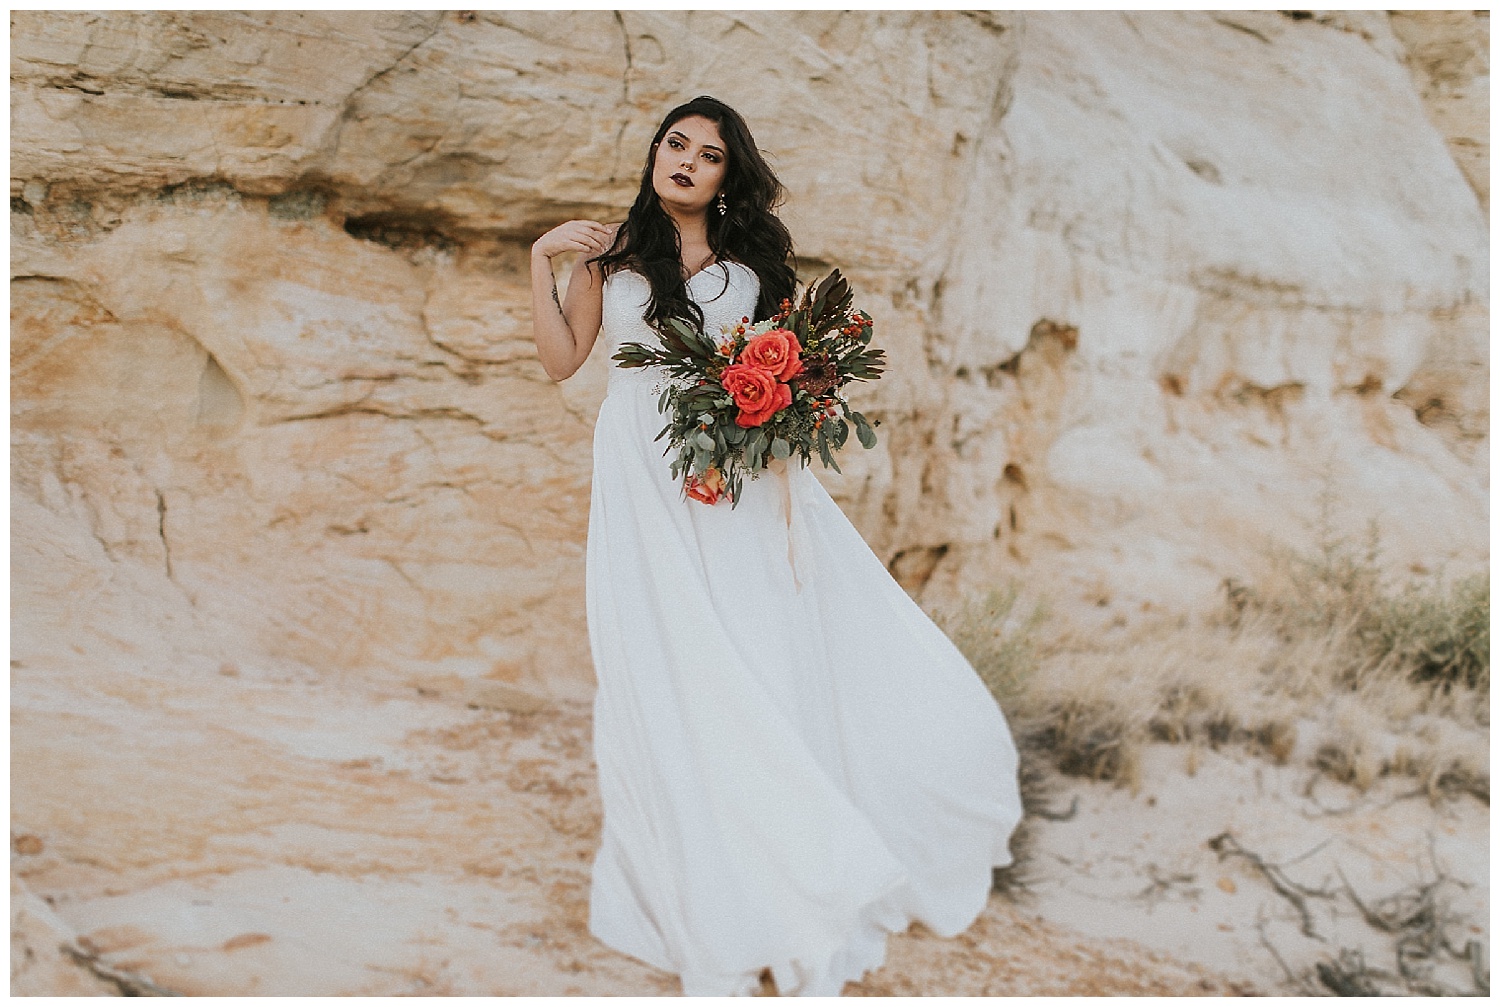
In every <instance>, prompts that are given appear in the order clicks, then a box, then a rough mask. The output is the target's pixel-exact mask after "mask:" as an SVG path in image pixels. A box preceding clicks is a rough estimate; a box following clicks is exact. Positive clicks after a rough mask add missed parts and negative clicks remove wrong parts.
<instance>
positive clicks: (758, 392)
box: [719, 364, 792, 427]
mask: <svg viewBox="0 0 1500 1007" xmlns="http://www.w3.org/2000/svg"><path fill="white" fill-rule="evenodd" d="M719 383H720V384H722V385H723V386H724V390H725V391H727V392H728V393H729V394H730V395H731V396H733V398H734V404H735V405H736V406H739V409H740V414H739V415H738V416H736V417H735V419H734V422H735V423H737V424H739V425H740V426H742V427H758V426H760V425H761V424H762V423H764V422H765V421H766V420H768V419H770V418H771V417H772V416H774V415H775V414H776V412H777V410H779V409H785V408H786V407H787V406H789V405H791V404H792V390H791V389H790V388H788V387H787V386H786V385H785V384H784V383H782V382H780V381H777V380H776V377H775V375H773V374H772V373H771V372H770V371H768V370H766V369H765V368H764V367H756V366H755V365H754V364H730V365H729V366H728V367H726V368H724V373H723V375H722V376H721V377H720V378H719Z"/></svg>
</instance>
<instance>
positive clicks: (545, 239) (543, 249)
mask: <svg viewBox="0 0 1500 1007" xmlns="http://www.w3.org/2000/svg"><path fill="white" fill-rule="evenodd" d="M615 226H618V225H615ZM614 236H615V227H611V226H609V225H606V224H601V223H599V222H598V221H597V220H570V221H568V222H566V223H563V224H558V225H557V226H556V227H554V228H553V229H552V230H550V231H548V232H547V233H546V234H544V235H542V236H541V237H540V238H538V239H536V241H535V242H533V243H532V246H531V254H532V255H533V256H537V255H540V256H542V257H544V258H546V259H548V260H549V261H550V260H551V259H552V258H553V257H554V256H558V255H562V254H563V253H565V252H583V253H585V254H587V255H590V256H594V255H598V254H599V253H601V252H603V251H605V250H606V249H607V248H609V246H610V242H612V241H613V240H614Z"/></svg>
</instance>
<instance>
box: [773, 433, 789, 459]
mask: <svg viewBox="0 0 1500 1007" xmlns="http://www.w3.org/2000/svg"><path fill="white" fill-rule="evenodd" d="M791 453H792V446H791V444H789V443H787V440H786V438H784V437H776V438H773V439H772V440H771V454H772V455H774V456H776V457H777V458H785V457H787V456H788V455H790V454H791Z"/></svg>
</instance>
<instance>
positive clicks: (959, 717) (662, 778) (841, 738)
mask: <svg viewBox="0 0 1500 1007" xmlns="http://www.w3.org/2000/svg"><path fill="white" fill-rule="evenodd" d="M664 422H665V421H664V419H663V417H662V416H661V415H660V414H659V413H658V412H657V406H656V396H655V395H654V394H653V393H652V391H651V389H650V387H649V383H648V382H647V381H646V380H643V375H642V374H641V373H639V372H620V373H617V374H616V375H614V376H612V378H611V383H610V391H609V393H608V395H607V396H606V397H605V400H604V402H603V404H602V405H601V406H600V409H599V415H598V422H597V426H596V428H595V433H594V480H593V488H592V496H591V500H590V509H589V531H588V549H587V574H586V577H587V589H586V590H587V614H588V628H589V644H590V647H591V650H592V655H593V660H594V668H595V673H596V677H597V679H598V691H597V692H596V694H595V700H594V726H593V730H594V736H593V741H594V757H595V762H596V763H597V765H598V770H599V790H600V796H601V800H602V803H603V807H604V826H603V833H602V837H601V841H600V846H599V849H598V851H597V853H596V855H595V859H594V862H593V869H592V883H591V892H590V906H589V930H590V932H591V933H593V935H594V936H595V937H597V938H598V939H599V940H600V941H602V942H604V943H605V944H607V945H609V946H610V947H612V948H614V949H616V950H618V951H621V952H623V953H625V954H628V955H631V956H633V957H635V958H638V959H640V960H641V961H643V962H646V963H648V964H650V965H654V966H656V967H657V968H660V969H663V970H666V971H669V972H672V973H675V974H677V975H679V976H680V977H681V981H682V990H683V993H684V994H685V995H688V996H723V995H745V994H749V993H751V992H753V991H754V990H755V989H756V988H757V987H758V985H759V982H758V977H759V974H760V972H761V970H762V969H763V968H766V967H770V968H771V969H772V974H773V975H774V977H775V979H776V984H777V988H778V990H779V991H780V992H781V993H782V994H783V995H803V996H836V995H838V994H839V993H840V991H841V989H842V987H843V984H844V983H845V982H847V981H851V980H858V979H860V978H861V977H862V976H863V975H864V973H865V972H866V971H867V970H869V969H872V968H876V967H878V966H880V965H881V964H883V963H884V961H885V951H886V936H887V934H888V933H891V932H898V933H899V932H901V931H902V930H904V929H906V927H907V926H908V925H909V924H910V923H911V921H912V920H914V919H915V920H921V921H922V922H923V923H924V924H926V925H927V926H928V927H930V928H931V929H932V930H933V931H934V932H936V933H938V934H939V935H942V936H953V935H955V934H958V933H960V932H962V931H963V930H965V929H967V928H968V926H969V925H970V924H972V923H973V921H974V919H975V918H976V917H977V916H978V914H979V913H980V912H981V911H982V910H983V908H984V906H985V903H986V900H987V898H988V894H989V891H990V887H991V869H992V868H993V867H995V866H1005V865H1007V864H1009V863H1010V852H1009V838H1010V835H1011V832H1012V831H1013V830H1014V828H1015V826H1016V824H1017V822H1018V821H1019V820H1020V817H1021V802H1020V795H1019V792H1018V789H1017V784H1016V752H1015V748H1014V746H1013V744H1012V741H1011V737H1010V732H1009V730H1008V728H1007V725H1006V722H1005V718H1004V716H1003V714H1002V713H1001V712H1000V709H999V707H998V706H997V704H996V703H995V700H994V699H993V698H992V697H991V695H990V693H989V691H988V690H987V689H986V688H985V686H984V684H983V683H982V682H981V681H980V679H979V677H978V676H977V675H976V674H975V672H974V670H973V668H972V667H971V666H970V665H969V664H968V662H967V661H966V660H965V658H964V657H963V655H962V654H961V653H960V652H959V651H958V649H957V648H956V647H955V646H954V645H953V644H952V642H951V641H949V640H948V638H947V637H946V636H945V635H944V634H943V632H942V631H941V630H940V629H939V628H938V627H937V626H936V625H935V624H934V623H933V622H932V621H931V620H930V619H929V618H928V617H927V615H926V614H925V613H924V612H923V611H922V610H921V608H920V607H918V606H917V604H916V603H915V602H913V601H912V600H911V598H910V597H908V596H907V594H906V592H905V591H904V590H902V588H901V587H900V585H899V584H897V583H896V582H895V580H893V579H892V578H891V576H890V574H889V573H888V572H887V571H886V569H885V567H884V566H883V565H882V564H881V562H880V560H879V558H878V557H877V556H876V555H875V554H874V553H873V552H872V551H871V550H870V548H869V547H868V546H867V545H866V544H865V542H864V540H863V539H862V538H861V537H860V535H859V532H858V531H857V530H856V529H855V528H854V526H853V525H851V524H850V523H849V521H848V519H847V518H845V516H844V514H843V512H842V511H841V510H840V509H839V507H838V505H837V504H836V503H835V502H834V501H833V499H832V498H831V497H830V496H829V495H828V493H827V491H826V490H824V489H823V487H822V485H821V484H820V483H819V482H818V480H817V478H816V477H815V476H814V475H813V473H812V472H811V471H810V470H808V469H804V468H802V467H801V466H800V465H799V464H797V463H796V462H791V463H789V464H788V466H787V468H786V470H785V471H784V472H782V473H780V474H774V473H764V474H762V475H761V476H760V478H758V479H754V480H752V479H749V478H748V477H747V478H746V479H745V481H744V486H743V490H742V494H743V495H742V499H741V500H740V502H739V506H738V507H736V508H733V509H731V507H730V505H729V503H728V502H727V501H725V502H721V503H719V504H715V505H712V506H709V505H705V504H702V503H699V502H698V501H695V500H688V499H684V498H683V496H682V492H681V489H680V488H679V484H678V483H677V482H676V481H674V480H673V479H672V478H671V474H670V471H669V468H668V460H667V459H666V458H664V457H662V449H663V447H664V445H665V443H666V439H665V438H663V439H662V440H661V441H655V442H653V438H655V436H656V435H657V433H658V431H660V429H661V427H662V426H663V424H664Z"/></svg>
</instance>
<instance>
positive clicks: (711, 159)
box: [703, 154, 719, 164]
mask: <svg viewBox="0 0 1500 1007" xmlns="http://www.w3.org/2000/svg"><path fill="white" fill-rule="evenodd" d="M703 156H704V157H706V158H708V163H709V164H718V163H719V155H718V154H704V155H703Z"/></svg>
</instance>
